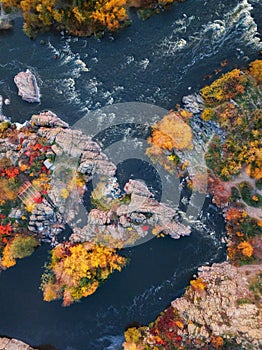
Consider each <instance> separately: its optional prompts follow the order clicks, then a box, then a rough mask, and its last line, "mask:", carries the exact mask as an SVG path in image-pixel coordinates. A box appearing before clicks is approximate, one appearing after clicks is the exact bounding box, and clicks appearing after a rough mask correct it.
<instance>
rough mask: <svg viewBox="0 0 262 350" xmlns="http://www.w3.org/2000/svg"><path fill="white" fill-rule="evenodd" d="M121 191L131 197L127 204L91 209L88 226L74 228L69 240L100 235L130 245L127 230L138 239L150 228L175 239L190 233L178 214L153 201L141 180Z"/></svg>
mask: <svg viewBox="0 0 262 350" xmlns="http://www.w3.org/2000/svg"><path fill="white" fill-rule="evenodd" d="M124 191H125V193H126V194H127V195H130V202H129V203H128V204H120V205H119V206H116V207H112V208H111V209H110V210H109V211H103V210H99V209H92V210H91V211H90V213H89V215H88V222H87V225H86V226H84V227H83V228H75V229H74V232H73V234H72V235H71V241H73V242H84V241H93V240H96V238H97V236H98V235H99V234H100V233H102V234H103V235H108V236H110V237H112V238H113V239H115V240H118V241H122V242H129V238H130V237H129V234H130V230H131V231H134V232H136V233H137V234H138V236H139V237H144V236H146V235H147V234H148V231H149V227H151V228H153V227H154V233H155V234H156V235H157V234H159V233H164V234H168V235H170V236H171V237H172V238H176V239H177V238H179V237H181V236H185V235H189V234H190V232H191V230H190V228H189V227H186V226H184V225H183V224H181V223H179V221H178V217H177V212H176V211H175V210H174V209H172V208H170V207H167V206H166V205H164V204H163V203H159V202H158V201H157V200H156V199H155V198H153V195H152V193H151V192H150V191H149V190H148V188H147V186H146V185H145V184H144V183H142V182H141V181H138V180H129V181H128V182H127V183H126V185H125V187H124Z"/></svg>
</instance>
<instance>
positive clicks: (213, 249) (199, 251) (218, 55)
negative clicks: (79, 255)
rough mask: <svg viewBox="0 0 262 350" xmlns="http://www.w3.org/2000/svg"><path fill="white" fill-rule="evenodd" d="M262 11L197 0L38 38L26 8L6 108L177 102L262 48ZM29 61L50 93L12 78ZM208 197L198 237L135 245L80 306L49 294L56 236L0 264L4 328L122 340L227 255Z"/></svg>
mask: <svg viewBox="0 0 262 350" xmlns="http://www.w3.org/2000/svg"><path fill="white" fill-rule="evenodd" d="M252 7H253V8H252ZM261 10H262V4H261V2H260V1H259V0H252V1H251V0H249V1H247V0H238V1H237V0H234V1H233V0H232V1H231V0H228V1H226V2H225V1H223V0H217V1H215V0H209V1H204V0H187V1H186V2H184V3H180V4H177V5H175V6H174V7H173V8H172V9H170V10H168V11H166V12H164V13H161V14H159V15H156V16H154V17H152V18H150V19H149V20H147V21H146V22H142V21H140V20H139V19H138V18H137V17H136V15H135V13H132V14H131V16H132V20H133V23H132V25H131V26H130V27H128V28H125V29H124V30H122V31H120V32H118V33H114V34H106V35H105V37H104V38H103V39H102V40H97V39H94V38H88V39H85V38H83V39H78V38H73V37H65V36H60V35H58V34H53V33H47V34H44V35H42V36H41V37H38V38H37V39H36V40H35V41H31V40H29V39H28V38H27V37H25V36H24V34H23V33H22V30H21V28H22V20H21V19H20V18H17V19H16V20H15V25H14V29H13V30H12V31H11V32H2V33H0V47H1V50H0V94H2V95H3V97H4V98H9V99H10V100H11V103H10V105H8V106H4V113H5V115H7V116H12V120H13V121H19V122H23V121H25V120H27V119H28V118H29V117H30V116H31V115H32V114H33V113H36V112H39V110H44V109H51V110H52V111H54V112H55V113H57V114H58V115H59V116H61V117H62V118H63V119H64V120H65V121H67V122H69V123H70V124H71V125H73V124H74V123H75V122H77V121H78V120H79V119H81V118H82V117H83V116H85V115H86V113H87V112H88V111H90V110H91V111H92V110H96V109H97V108H100V107H104V106H107V105H111V104H115V103H119V102H134V101H135V102H145V103H149V104H154V105H157V106H159V107H162V108H165V109H171V108H174V106H175V105H176V104H177V103H180V101H181V98H182V96H183V95H187V94H189V93H192V92H194V91H197V90H198V89H199V88H200V87H202V86H204V85H205V84H207V82H210V81H211V80H212V79H215V77H216V76H215V74H214V70H215V69H218V68H221V66H220V62H222V61H224V60H227V61H228V65H227V66H225V67H224V68H223V72H226V71H227V70H230V69H232V68H234V67H236V66H237V67H243V66H245V65H246V64H248V62H249V61H251V60H253V59H255V58H258V52H259V50H261V48H262V44H261V36H260V35H259V32H261V24H262V11H261ZM259 24H260V27H259ZM41 40H44V41H45V44H43V43H41V42H40V41H41ZM26 68H29V69H31V70H32V71H33V73H34V74H35V75H36V77H37V79H38V82H39V85H40V90H41V94H42V99H41V103H40V104H32V105H31V104H28V103H26V102H23V101H22V100H21V98H20V97H18V96H17V91H16V88H15V86H14V83H13V77H14V75H15V74H17V73H18V72H19V71H20V70H25V69H26ZM206 75H212V77H211V80H204V77H205V76H206ZM204 208H205V209H204V215H203V217H204V219H203V220H202V222H199V223H198V224H195V225H194V226H193V228H192V230H193V233H192V235H191V236H190V237H185V238H181V239H179V240H172V239H171V238H163V239H162V238H161V239H153V240H150V241H149V242H147V243H145V244H142V245H140V246H137V247H134V248H128V249H126V250H124V252H123V254H124V255H126V256H128V257H130V263H129V265H128V266H127V267H126V268H124V270H123V271H122V272H121V273H115V274H113V275H112V277H111V278H110V279H109V280H108V281H106V282H105V283H104V285H103V286H101V288H99V290H98V291H97V292H96V293H95V294H94V295H92V296H91V297H89V298H87V299H86V300H83V301H82V302H81V303H77V304H75V305H72V306H70V307H69V308H62V307H61V303H60V302H52V303H45V302H43V301H42V295H41V291H40V290H39V283H40V277H41V273H42V271H43V265H44V263H45V261H46V260H47V257H48V249H49V247H48V246H47V245H46V246H42V247H41V248H39V249H37V251H36V252H35V253H34V254H33V256H31V257H30V258H26V259H23V260H21V261H19V262H18V264H17V265H16V266H15V267H14V268H11V269H10V270H8V271H4V272H2V273H1V275H0V315H1V317H0V334H1V335H7V336H11V337H16V338H18V339H21V340H23V341H25V342H28V343H30V344H31V345H34V346H37V345H40V344H52V345H53V346H55V347H56V348H57V349H60V350H106V349H107V350H110V349H112V350H113V349H114V350H117V349H121V342H122V341H123V338H122V335H123V332H124V329H125V327H126V326H127V325H128V324H129V323H131V322H139V323H140V324H143V323H149V322H151V321H153V320H154V318H155V317H156V316H157V314H158V313H159V312H160V311H161V310H163V309H164V308H165V307H167V306H168V305H169V303H170V302H171V300H173V299H174V297H175V296H179V295H181V294H182V293H183V290H184V288H185V286H186V285H187V284H188V281H189V279H190V278H192V275H193V274H194V273H195V272H196V269H197V267H198V266H200V265H201V264H208V263H212V262H214V261H223V260H225V247H224V245H223V244H222V243H221V237H222V235H223V232H224V223H223V219H222V216H221V214H220V212H219V211H218V210H217V209H216V208H214V207H213V206H212V205H211V206H210V205H209V199H207V201H206V203H205V206H204Z"/></svg>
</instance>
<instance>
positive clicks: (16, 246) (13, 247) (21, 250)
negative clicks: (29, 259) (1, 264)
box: [10, 236, 39, 259]
mask: <svg viewBox="0 0 262 350" xmlns="http://www.w3.org/2000/svg"><path fill="white" fill-rule="evenodd" d="M38 245H39V241H38V240H37V239H36V238H35V237H32V236H15V238H14V239H13V241H12V243H11V244H10V253H11V255H12V256H13V257H14V258H15V259H17V258H18V259H22V258H25V257H26V256H30V255H31V254H33V252H34V250H35V248H36V247H37V246H38Z"/></svg>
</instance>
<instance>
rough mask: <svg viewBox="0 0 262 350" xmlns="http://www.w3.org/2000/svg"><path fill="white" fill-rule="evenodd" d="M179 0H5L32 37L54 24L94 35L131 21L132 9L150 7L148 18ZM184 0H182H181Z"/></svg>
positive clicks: (148, 8)
mask: <svg viewBox="0 0 262 350" xmlns="http://www.w3.org/2000/svg"><path fill="white" fill-rule="evenodd" d="M174 1H177V0H138V1H136V0H91V1H89V0H88V1H87V0H66V1H61V0H2V3H3V5H4V8H5V10H6V11H7V12H10V11H14V10H17V11H20V12H22V15H23V18H24V25H23V30H24V32H25V34H26V35H27V36H29V37H30V38H35V37H36V35H37V34H38V33H41V32H45V31H47V30H50V29H51V28H55V29H57V30H59V31H63V30H65V31H66V32H67V33H68V34H71V35H77V36H90V35H91V34H93V33H100V34H101V33H102V31H104V30H108V31H115V30H118V29H119V28H122V27H124V26H126V25H128V24H130V18H129V17H130V16H129V9H130V8H132V7H136V8H141V9H145V10H146V16H145V15H143V13H142V16H141V17H142V18H146V17H148V16H149V15H151V14H153V13H158V12H159V11H161V10H163V9H164V8H165V7H166V6H169V5H170V4H172V3H173V2H174ZM178 1H180V0H178Z"/></svg>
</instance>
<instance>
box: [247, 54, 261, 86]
mask: <svg viewBox="0 0 262 350" xmlns="http://www.w3.org/2000/svg"><path fill="white" fill-rule="evenodd" d="M249 73H250V74H251V75H252V77H254V78H255V79H256V81H257V83H258V84H259V83H261V82H262V60H255V61H253V62H251V63H250V65H249Z"/></svg>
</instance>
